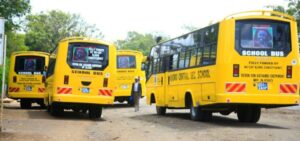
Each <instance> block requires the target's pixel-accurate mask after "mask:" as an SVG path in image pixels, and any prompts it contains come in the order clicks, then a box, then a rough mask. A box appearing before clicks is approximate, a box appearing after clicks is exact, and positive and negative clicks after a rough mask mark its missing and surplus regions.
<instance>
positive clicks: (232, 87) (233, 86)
mask: <svg viewBox="0 0 300 141" xmlns="http://www.w3.org/2000/svg"><path fill="white" fill-rule="evenodd" d="M225 90H226V92H231V93H234V92H236V93H242V92H246V83H226V84H225Z"/></svg>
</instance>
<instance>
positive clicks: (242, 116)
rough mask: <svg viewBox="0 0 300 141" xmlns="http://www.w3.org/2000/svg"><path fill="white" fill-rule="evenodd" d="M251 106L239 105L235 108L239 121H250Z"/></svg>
mask: <svg viewBox="0 0 300 141" xmlns="http://www.w3.org/2000/svg"><path fill="white" fill-rule="evenodd" d="M252 115H253V114H252V107H251V106H250V105H243V106H239V107H238V109H237V117H238V119H239V121H240V122H251V120H252Z"/></svg>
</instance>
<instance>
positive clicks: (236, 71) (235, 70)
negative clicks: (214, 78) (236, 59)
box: [233, 64, 240, 77]
mask: <svg viewBox="0 0 300 141" xmlns="http://www.w3.org/2000/svg"><path fill="white" fill-rule="evenodd" d="M239 76H240V65H239V64H233V77H239Z"/></svg>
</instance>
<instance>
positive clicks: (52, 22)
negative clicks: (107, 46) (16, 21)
mask: <svg viewBox="0 0 300 141" xmlns="http://www.w3.org/2000/svg"><path fill="white" fill-rule="evenodd" d="M27 20H28V23H27V28H26V29H25V31H26V38H25V43H26V45H27V46H29V49H30V50H36V51H46V52H48V51H51V50H52V49H53V48H55V47H56V45H57V43H58V42H59V40H61V39H63V38H66V37H71V36H87V37H97V38H102V37H103V34H102V33H101V32H100V31H99V29H97V28H96V27H95V25H89V24H87V23H86V22H85V21H84V20H83V19H82V18H81V17H80V16H79V15H76V14H70V13H64V12H62V11H57V10H53V11H49V12H47V13H43V12H41V13H39V14H36V15H29V16H27Z"/></svg>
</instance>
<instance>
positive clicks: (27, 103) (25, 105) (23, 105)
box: [20, 99, 31, 109]
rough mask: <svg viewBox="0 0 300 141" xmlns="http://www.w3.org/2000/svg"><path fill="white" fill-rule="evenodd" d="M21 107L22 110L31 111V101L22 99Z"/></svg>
mask: <svg viewBox="0 0 300 141" xmlns="http://www.w3.org/2000/svg"><path fill="white" fill-rule="evenodd" d="M20 106H21V108H22V109H30V108H31V101H30V100H28V99H21V101H20Z"/></svg>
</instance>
